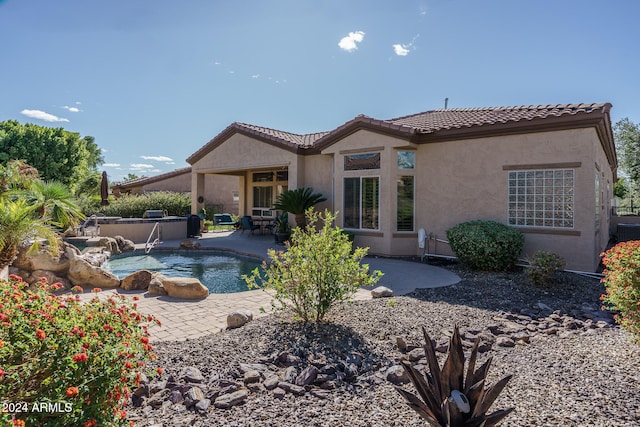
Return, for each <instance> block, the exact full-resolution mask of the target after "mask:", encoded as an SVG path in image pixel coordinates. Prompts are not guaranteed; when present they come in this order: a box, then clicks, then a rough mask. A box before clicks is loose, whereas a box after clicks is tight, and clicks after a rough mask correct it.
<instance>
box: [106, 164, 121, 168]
mask: <svg viewBox="0 0 640 427" xmlns="http://www.w3.org/2000/svg"><path fill="white" fill-rule="evenodd" d="M102 166H104V167H105V168H119V167H120V163H103V164H102Z"/></svg>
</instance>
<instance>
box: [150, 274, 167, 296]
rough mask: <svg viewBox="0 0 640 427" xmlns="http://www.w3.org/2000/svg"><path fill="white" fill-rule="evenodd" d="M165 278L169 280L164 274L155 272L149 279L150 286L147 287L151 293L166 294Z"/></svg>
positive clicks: (155, 294)
mask: <svg viewBox="0 0 640 427" xmlns="http://www.w3.org/2000/svg"><path fill="white" fill-rule="evenodd" d="M165 280H167V278H166V277H165V276H163V275H162V274H160V273H153V274H152V277H151V280H150V281H149V288H148V289H147V292H148V293H149V295H154V296H166V295H167V291H166V290H165V288H164V285H163V283H164V281H165Z"/></svg>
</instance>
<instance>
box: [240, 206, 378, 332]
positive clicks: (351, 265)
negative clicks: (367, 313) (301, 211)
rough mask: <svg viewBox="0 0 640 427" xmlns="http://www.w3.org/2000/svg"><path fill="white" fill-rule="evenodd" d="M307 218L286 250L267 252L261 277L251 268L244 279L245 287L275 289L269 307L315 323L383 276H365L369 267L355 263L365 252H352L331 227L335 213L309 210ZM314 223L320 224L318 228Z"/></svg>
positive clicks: (346, 242)
mask: <svg viewBox="0 0 640 427" xmlns="http://www.w3.org/2000/svg"><path fill="white" fill-rule="evenodd" d="M306 219H307V227H306V228H305V229H304V230H303V229H301V228H300V227H296V228H294V229H293V234H292V235H291V239H290V241H289V242H290V243H289V242H287V243H286V245H287V249H286V251H276V250H274V249H270V250H269V252H268V253H269V258H270V259H271V262H270V263H269V264H268V265H267V263H266V262H263V264H262V269H263V273H262V276H261V274H260V271H259V269H258V268H256V269H255V270H254V271H253V274H252V275H251V276H247V275H244V276H243V278H244V280H245V281H246V282H247V285H248V286H249V288H258V287H261V288H263V289H264V290H273V291H275V295H274V300H272V302H271V304H272V306H273V308H274V309H276V310H286V309H289V308H291V309H292V310H293V313H294V315H295V317H296V318H298V319H301V320H303V321H305V322H308V321H315V322H318V321H322V320H323V318H324V316H325V314H326V313H327V312H328V311H329V309H330V308H331V307H332V306H333V305H334V304H336V303H340V302H344V301H347V300H348V299H349V298H350V297H351V296H352V295H353V294H354V293H356V292H357V291H358V289H359V288H360V286H373V285H374V284H375V283H376V282H377V281H378V280H379V279H380V277H381V276H382V273H381V272H380V271H378V270H376V271H373V272H372V273H371V274H369V265H368V264H360V260H361V259H362V258H363V257H364V256H365V255H366V254H367V249H368V248H357V249H355V250H353V251H352V244H351V242H350V241H349V238H348V236H347V235H346V234H345V233H343V232H342V230H341V229H340V228H334V227H332V226H331V224H332V223H333V221H334V220H335V215H332V214H331V213H330V212H328V211H325V213H324V216H322V215H320V214H319V213H317V212H314V211H313V209H309V210H308V211H307V214H306ZM319 221H322V223H323V226H322V228H319V229H317V228H316V224H317V223H318V222H319ZM259 283H260V284H259ZM276 301H277V302H278V303H279V306H277V305H276Z"/></svg>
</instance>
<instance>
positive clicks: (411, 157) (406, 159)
mask: <svg viewBox="0 0 640 427" xmlns="http://www.w3.org/2000/svg"><path fill="white" fill-rule="evenodd" d="M415 167H416V153H415V152H413V151H398V169H415Z"/></svg>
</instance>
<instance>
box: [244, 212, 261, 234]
mask: <svg viewBox="0 0 640 427" xmlns="http://www.w3.org/2000/svg"><path fill="white" fill-rule="evenodd" d="M240 223H241V224H242V232H243V233H244V232H245V230H249V231H251V234H253V232H254V231H255V230H259V229H260V226H259V225H257V224H254V223H253V221H252V220H251V217H250V216H249V215H245V216H243V217H242V218H240Z"/></svg>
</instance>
